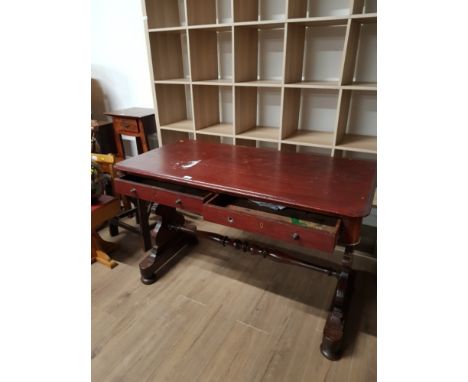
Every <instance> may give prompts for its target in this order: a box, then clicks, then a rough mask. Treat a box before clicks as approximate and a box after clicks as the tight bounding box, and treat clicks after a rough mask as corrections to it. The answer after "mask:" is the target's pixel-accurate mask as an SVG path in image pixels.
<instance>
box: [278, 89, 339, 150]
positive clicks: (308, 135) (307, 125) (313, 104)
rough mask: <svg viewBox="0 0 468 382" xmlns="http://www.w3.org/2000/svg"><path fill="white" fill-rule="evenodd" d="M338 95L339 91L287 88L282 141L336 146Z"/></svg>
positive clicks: (326, 146)
mask: <svg viewBox="0 0 468 382" xmlns="http://www.w3.org/2000/svg"><path fill="white" fill-rule="evenodd" d="M338 96H339V92H338V91H337V90H321V89H296V88H287V89H285V91H284V111H283V128H282V135H283V137H282V138H283V139H282V141H283V142H288V143H293V144H299V145H306V146H316V147H325V148H328V147H330V148H331V147H333V144H334V133H335V126H336V116H337V106H338Z"/></svg>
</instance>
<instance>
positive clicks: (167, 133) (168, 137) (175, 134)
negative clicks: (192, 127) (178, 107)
mask: <svg viewBox="0 0 468 382" xmlns="http://www.w3.org/2000/svg"><path fill="white" fill-rule="evenodd" d="M194 138H195V137H194V134H193V133H187V132H182V131H171V130H161V145H169V144H171V143H176V142H179V141H188V140H189V139H191V140H193V139H194Z"/></svg>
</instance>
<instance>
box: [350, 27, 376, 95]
mask: <svg viewBox="0 0 468 382" xmlns="http://www.w3.org/2000/svg"><path fill="white" fill-rule="evenodd" d="M342 84H343V85H357V86H358V87H359V85H361V86H362V85H365V84H372V86H373V87H375V88H376V87H377V22H376V19H369V20H362V19H353V20H351V25H350V29H349V37H348V44H347V47H346V57H345V60H344V68H343V78H342ZM356 90H358V89H356Z"/></svg>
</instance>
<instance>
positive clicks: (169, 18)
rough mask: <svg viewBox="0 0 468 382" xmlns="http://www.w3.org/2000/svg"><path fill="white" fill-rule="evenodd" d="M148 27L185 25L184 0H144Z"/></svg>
mask: <svg viewBox="0 0 468 382" xmlns="http://www.w3.org/2000/svg"><path fill="white" fill-rule="evenodd" d="M145 3H146V16H147V17H148V28H149V29H152V28H172V27H180V26H183V25H187V21H186V17H185V6H184V0H146V1H145Z"/></svg>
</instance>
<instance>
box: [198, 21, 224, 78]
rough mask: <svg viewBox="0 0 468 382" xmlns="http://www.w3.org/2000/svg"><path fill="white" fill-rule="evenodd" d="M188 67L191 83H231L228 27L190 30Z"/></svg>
mask: <svg viewBox="0 0 468 382" xmlns="http://www.w3.org/2000/svg"><path fill="white" fill-rule="evenodd" d="M189 40H190V66H191V72H192V80H193V81H207V80H209V81H211V80H214V81H220V80H221V81H231V82H232V78H233V75H232V32H231V28H230V27H218V28H210V29H190V30H189Z"/></svg>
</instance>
